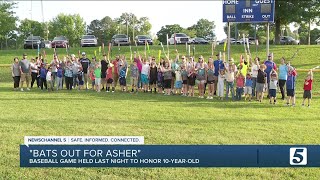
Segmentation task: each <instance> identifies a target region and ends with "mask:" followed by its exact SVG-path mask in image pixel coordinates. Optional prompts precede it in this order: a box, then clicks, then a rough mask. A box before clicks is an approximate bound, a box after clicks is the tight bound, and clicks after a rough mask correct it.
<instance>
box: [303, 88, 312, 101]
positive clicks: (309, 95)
mask: <svg viewBox="0 0 320 180" xmlns="http://www.w3.org/2000/svg"><path fill="white" fill-rule="evenodd" d="M303 98H304V99H307V98H308V99H311V98H312V94H311V91H307V90H304V92H303Z"/></svg>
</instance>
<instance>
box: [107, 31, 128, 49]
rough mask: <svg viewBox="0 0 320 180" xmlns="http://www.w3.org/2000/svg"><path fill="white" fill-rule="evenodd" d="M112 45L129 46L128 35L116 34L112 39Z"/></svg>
mask: <svg viewBox="0 0 320 180" xmlns="http://www.w3.org/2000/svg"><path fill="white" fill-rule="evenodd" d="M111 43H112V45H114V46H115V45H120V46H121V45H129V44H130V41H129V38H128V36H127V35H125V34H116V35H114V36H113V37H112V39H111Z"/></svg>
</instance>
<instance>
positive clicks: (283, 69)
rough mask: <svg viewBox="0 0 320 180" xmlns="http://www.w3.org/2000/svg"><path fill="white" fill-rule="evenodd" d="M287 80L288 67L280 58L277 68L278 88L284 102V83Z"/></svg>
mask: <svg viewBox="0 0 320 180" xmlns="http://www.w3.org/2000/svg"><path fill="white" fill-rule="evenodd" d="M287 78H288V66H287V64H286V63H285V59H284V58H283V57H282V58H281V65H280V66H279V87H280V91H281V99H282V100H284V98H285V89H284V86H285V85H286V81H287Z"/></svg>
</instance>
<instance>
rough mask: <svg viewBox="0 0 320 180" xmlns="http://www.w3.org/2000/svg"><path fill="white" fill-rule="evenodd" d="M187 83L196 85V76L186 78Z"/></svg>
mask: <svg viewBox="0 0 320 180" xmlns="http://www.w3.org/2000/svg"><path fill="white" fill-rule="evenodd" d="M188 85H189V86H194V85H196V78H195V77H189V78H188Z"/></svg>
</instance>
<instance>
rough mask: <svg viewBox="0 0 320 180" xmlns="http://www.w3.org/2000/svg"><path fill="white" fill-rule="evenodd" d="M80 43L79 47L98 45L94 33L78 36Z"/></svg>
mask: <svg viewBox="0 0 320 180" xmlns="http://www.w3.org/2000/svg"><path fill="white" fill-rule="evenodd" d="M80 45H81V47H84V46H94V47H95V46H97V45H98V38H96V37H95V36H94V35H83V36H82V37H81V38H80Z"/></svg>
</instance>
